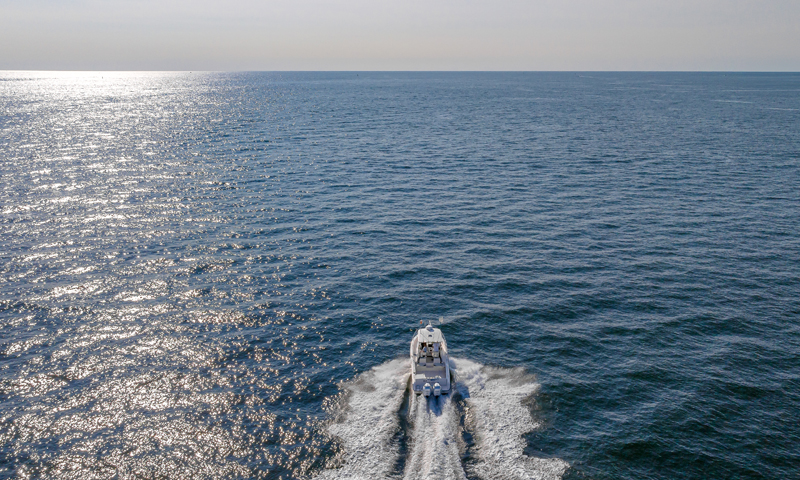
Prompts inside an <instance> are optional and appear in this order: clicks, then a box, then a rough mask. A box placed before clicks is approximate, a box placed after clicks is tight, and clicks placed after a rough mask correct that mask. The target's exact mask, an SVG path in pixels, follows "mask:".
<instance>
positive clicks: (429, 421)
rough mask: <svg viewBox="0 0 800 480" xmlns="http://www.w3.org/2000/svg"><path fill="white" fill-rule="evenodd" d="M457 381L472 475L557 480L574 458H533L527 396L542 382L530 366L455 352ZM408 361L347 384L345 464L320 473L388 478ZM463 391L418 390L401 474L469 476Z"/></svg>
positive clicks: (409, 478) (422, 478)
mask: <svg viewBox="0 0 800 480" xmlns="http://www.w3.org/2000/svg"><path fill="white" fill-rule="evenodd" d="M451 368H452V369H453V371H454V372H455V375H456V383H455V388H456V389H457V391H458V394H460V396H461V397H463V399H464V403H463V407H464V411H465V412H464V413H463V414H464V415H465V418H464V425H465V427H466V428H467V430H469V431H470V432H471V433H472V435H473V439H474V441H475V444H474V446H472V447H471V448H472V457H474V458H475V459H476V460H471V461H469V462H467V468H468V469H469V473H470V474H471V476H478V477H480V478H482V479H484V480H495V479H526V480H528V479H535V480H557V479H559V478H561V476H562V475H563V474H564V472H565V471H566V469H567V468H568V467H569V465H568V464H567V463H566V462H564V461H563V460H560V459H554V458H549V459H542V458H532V457H528V456H526V455H525V454H524V453H523V449H524V447H525V441H524V439H523V438H522V435H523V434H524V433H527V432H530V431H531V430H534V429H535V428H537V426H538V425H537V424H536V423H535V422H534V420H533V418H531V415H530V412H529V410H528V408H527V407H525V406H524V405H523V404H522V401H523V400H524V399H525V398H527V397H530V396H531V395H533V394H534V393H535V392H536V390H537V389H538V388H539V385H538V384H537V383H536V382H535V379H534V378H533V376H532V375H530V374H527V373H525V372H524V370H523V369H507V368H493V367H487V366H484V365H481V364H479V363H476V362H471V361H469V360H459V359H452V358H451ZM408 369H409V363H408V360H406V359H399V360H392V361H390V362H387V363H385V364H383V365H380V366H378V367H375V368H373V369H372V370H370V371H368V372H365V373H363V374H362V375H360V376H359V377H357V378H356V379H355V380H354V381H352V382H349V383H347V384H345V385H343V388H344V389H345V393H346V395H345V396H344V399H346V402H347V405H346V406H345V407H346V414H345V416H344V418H342V419H340V421H339V422H338V423H334V424H332V425H331V426H330V432H331V433H332V434H334V435H336V436H338V437H339V438H341V440H342V443H343V447H344V452H345V453H344V463H343V465H342V467H341V468H338V469H334V470H326V471H324V472H323V473H322V474H321V475H320V476H319V477H318V478H320V479H334V478H335V479H344V478H347V479H367V478H370V479H385V478H391V477H393V476H394V475H393V472H394V469H395V465H397V463H398V458H399V455H400V452H399V448H400V446H399V445H398V444H396V442H395V438H396V436H397V433H398V431H399V429H400V416H399V410H400V408H401V405H402V404H403V398H404V395H405V394H406V387H407V385H408V376H409V371H408ZM458 396H459V395H454V394H451V395H446V396H442V397H440V398H438V399H437V398H429V399H427V398H425V397H421V396H416V395H413V394H411V401H410V405H409V411H408V417H407V418H408V422H409V431H410V435H409V438H408V449H407V453H406V458H405V468H404V471H403V474H402V477H403V479H404V480H433V479H446V480H466V478H467V472H465V470H464V466H463V462H462V459H463V457H464V451H465V448H467V446H466V445H465V443H464V440H463V439H462V435H461V427H460V426H459V425H460V423H461V417H462V412H461V409H460V408H458V405H457V404H456V403H457V402H456V401H454V397H455V398H456V399H457V398H458Z"/></svg>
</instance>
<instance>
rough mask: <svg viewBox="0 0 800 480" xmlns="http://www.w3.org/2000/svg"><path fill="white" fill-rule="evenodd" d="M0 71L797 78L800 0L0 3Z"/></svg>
mask: <svg viewBox="0 0 800 480" xmlns="http://www.w3.org/2000/svg"><path fill="white" fill-rule="evenodd" d="M0 70H193V71H197V70H228V71H230V70H271V71H274V70H526V71H542V70H547V71H550V70H572V71H591V70H647V71H653V70H680V71H697V70H701V71H720V70H721V71H800V0H693V1H688V0H638V1H634V0H492V1H485V0H369V1H368V0H258V1H256V0H228V1H225V2H222V1H209V0H192V1H190V0H0Z"/></svg>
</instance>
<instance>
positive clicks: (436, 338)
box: [417, 325, 444, 343]
mask: <svg viewBox="0 0 800 480" xmlns="http://www.w3.org/2000/svg"><path fill="white" fill-rule="evenodd" d="M417 335H418V336H419V342H420V343H441V342H444V336H443V335H442V331H441V330H439V329H438V328H433V327H431V326H430V325H428V328H420V329H419V332H418V333H417Z"/></svg>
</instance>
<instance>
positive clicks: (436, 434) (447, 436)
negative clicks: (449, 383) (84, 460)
mask: <svg viewBox="0 0 800 480" xmlns="http://www.w3.org/2000/svg"><path fill="white" fill-rule="evenodd" d="M451 398H452V396H450V395H445V396H442V397H439V398H435V397H430V398H425V397H423V396H416V395H414V396H413V397H412V398H411V405H410V407H409V415H408V420H409V422H410V423H411V427H412V428H411V431H412V433H411V438H410V440H409V442H410V444H409V449H408V452H409V453H408V457H407V459H406V468H405V475H404V477H405V480H439V479H441V480H466V478H467V476H466V474H465V473H464V468H463V466H462V464H461V452H462V448H461V447H463V445H462V443H463V442H461V441H460V431H459V429H458V423H459V414H458V412H457V410H456V408H455V405H454V403H453V402H452V401H451Z"/></svg>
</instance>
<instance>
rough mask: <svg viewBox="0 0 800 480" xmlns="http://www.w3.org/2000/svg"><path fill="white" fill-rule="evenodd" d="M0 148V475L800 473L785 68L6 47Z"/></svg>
mask: <svg viewBox="0 0 800 480" xmlns="http://www.w3.org/2000/svg"><path fill="white" fill-rule="evenodd" d="M0 175H1V176H2V177H1V178H2V183H0V211H2V215H0V232H2V234H1V235H0V478H40V477H46V478H87V479H88V478H165V477H166V478H188V477H193V478H222V477H229V478H236V477H241V478H272V479H277V478H281V479H287V478H313V477H317V476H320V477H329V476H333V477H336V476H337V475H340V476H344V475H345V473H344V472H351V474H353V473H352V472H355V473H354V474H353V475H355V474H359V470H358V469H359V468H362V467H363V465H361V464H359V463H358V462H359V461H363V460H364V458H377V457H378V456H379V454H380V455H381V456H382V457H381V458H385V459H387V460H386V462H387V463H386V465H385V468H386V469H390V470H385V471H382V472H383V473H382V474H381V475H385V476H387V477H389V476H394V477H398V478H399V477H405V478H444V477H445V476H446V475H444V474H443V473H442V472H441V471H433V470H425V469H426V468H427V469H430V468H433V467H431V465H432V464H436V463H442V462H445V461H447V462H450V463H448V464H447V465H449V466H448V467H447V468H449V469H450V470H448V472H449V473H448V475H450V474H453V475H451V476H452V477H453V478H470V479H473V478H484V479H486V478H495V477H497V478H500V477H502V476H504V475H501V474H498V473H497V470H496V469H495V470H492V468H495V467H497V468H500V467H502V468H506V467H507V466H508V465H522V467H520V468H521V470H519V472H523V473H519V472H517V473H514V472H512V471H511V470H508V469H506V470H505V473H506V475H507V478H528V477H534V476H535V475H537V473H536V472H537V471H538V472H540V473H539V474H541V475H543V476H545V478H559V477H562V476H563V478H565V479H583V478H590V479H672V478H742V479H744V478H798V476H799V475H800V426H799V425H800V326H799V325H798V323H799V322H798V320H800V194H798V188H800V75H798V74H694V73H656V74H648V73H591V74H576V73H363V72H362V73H231V74H227V73H211V74H207V73H174V74H173V73H99V72H98V73H74V74H70V73H44V72H37V73H24V72H5V73H0ZM439 317H444V322H443V323H444V324H443V325H442V326H441V328H442V330H443V332H444V334H445V336H446V337H447V340H448V342H449V347H450V351H451V355H452V356H453V357H454V362H455V364H456V366H457V367H458V369H460V372H461V373H460V375H461V377H460V378H461V381H460V385H461V388H462V390H460V391H459V392H457V393H456V394H454V395H453V396H452V398H451V399H447V400H442V402H443V403H442V404H441V405H438V406H437V405H429V406H428V410H425V406H424V404H421V403H419V402H418V400H417V399H416V398H410V397H408V396H406V395H404V393H403V388H402V387H403V381H404V377H403V375H404V374H405V373H404V370H405V367H404V366H403V365H404V363H403V362H402V361H397V360H396V359H397V358H401V357H403V356H404V355H407V351H408V350H407V348H408V343H409V341H410V339H411V336H412V334H413V330H414V328H415V326H417V325H418V324H419V322H420V321H421V320H422V321H425V322H427V321H428V320H434V323H436V319H438V318H439ZM492 382H494V383H492ZM458 383H459V382H457V384H458ZM493 385H494V387H493ZM481 402H483V403H481ZM481 412H483V413H481ZM423 421H425V422H438V423H437V425H438V427H437V428H439V427H440V428H439V429H438V430H437V432H438V433H437V434H436V435H434V436H431V437H430V438H434V437H435V438H436V439H437V441H436V442H428V443H426V440H425V438H427V437H423V432H424V429H423V427H422V426H421V425H422V423H423ZM359 422H360V423H359ZM373 422H378V423H373ZM380 422H384V423H380ZM373 424H374V425H377V426H380V428H378V427H375V428H374V429H371V428H372V427H371V425H373ZM349 425H355V427H354V428H356V427H358V428H362V430H360V431H355V430H353V431H347V427H348V426H349ZM359 432H360V433H359ZM348 435H349V436H348ZM437 435H438V436H437ZM359 437H361V438H364V437H369V438H370V439H371V440H372V441H370V442H367V443H365V444H364V445H363V448H365V449H366V450H359V448H361V447H358V443H357V442H358V441H359ZM374 445H379V447H380V448H378V447H373V446H374ZM453 445H455V446H453ZM492 445H502V446H503V447H502V448H500V447H498V448H497V449H496V450H492V448H494V447H492ZM371 448H378V450H375V451H372V450H370V449H371ZM509 449H510V450H509ZM511 450H514V451H517V450H518V451H519V452H518V453H519V455H516V454H515V455H516V456H512V457H508V458H505V457H503V458H505V460H502V461H501V457H502V455H503V453H502V452H504V451H511ZM523 451H524V455H523V456H522V457H520V455H522V452H523ZM358 455H361V457H359V456H358ZM523 457H524V458H523ZM359 459H360V460H359ZM426 462H427V463H426ZM498 462H499V463H498ZM502 462H506V463H502ZM509 462H511V463H509ZM514 462H517V463H514ZM525 462H527V463H525ZM537 462H538V463H537ZM442 464H444V463H442ZM548 465H549V467H547V468H545V467H546V466H548ZM523 467H524V468H523ZM540 467H541V468H542V469H541V470H535V469H536V468H540ZM382 468H383V467H382ZM436 468H439V467H436ZM509 468H510V467H509ZM514 468H516V467H514ZM525 468H528V469H529V470H525ZM548 468H549V470H548ZM348 469H349V470H348ZM530 469H533V470H530ZM500 471H503V470H500ZM387 472H388V473H387ZM493 472H494V473H493ZM525 472H528V473H525ZM531 472H533V473H531ZM542 472H544V473H542ZM360 474H364V475H366V473H365V472H364V471H362V472H361V473H360ZM493 475H494V476H495V477H493ZM515 475H516V476H515ZM526 475H527V476H528V477H526Z"/></svg>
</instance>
